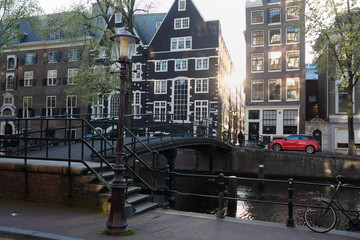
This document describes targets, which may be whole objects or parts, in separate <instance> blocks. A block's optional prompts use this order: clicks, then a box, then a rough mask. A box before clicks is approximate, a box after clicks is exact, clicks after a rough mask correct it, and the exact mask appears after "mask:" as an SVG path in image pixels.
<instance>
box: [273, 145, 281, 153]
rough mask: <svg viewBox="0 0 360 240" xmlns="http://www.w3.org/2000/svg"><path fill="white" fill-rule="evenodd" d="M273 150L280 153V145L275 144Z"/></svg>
mask: <svg viewBox="0 0 360 240" xmlns="http://www.w3.org/2000/svg"><path fill="white" fill-rule="evenodd" d="M273 149H274V151H277V152H278V151H280V150H281V146H280V144H275V145H274V146H273Z"/></svg>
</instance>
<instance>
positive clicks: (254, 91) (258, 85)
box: [251, 80, 264, 102]
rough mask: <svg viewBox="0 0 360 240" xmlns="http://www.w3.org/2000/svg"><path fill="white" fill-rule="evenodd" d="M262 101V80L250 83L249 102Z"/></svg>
mask: <svg viewBox="0 0 360 240" xmlns="http://www.w3.org/2000/svg"><path fill="white" fill-rule="evenodd" d="M263 100H264V80H252V81H251V101H252V102H260V101H263Z"/></svg>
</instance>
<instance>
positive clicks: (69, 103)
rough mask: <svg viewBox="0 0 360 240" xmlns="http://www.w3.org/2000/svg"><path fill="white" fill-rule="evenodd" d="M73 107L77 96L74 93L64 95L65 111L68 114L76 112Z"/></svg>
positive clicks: (75, 105) (75, 104)
mask: <svg viewBox="0 0 360 240" xmlns="http://www.w3.org/2000/svg"><path fill="white" fill-rule="evenodd" d="M75 108H77V96H76V95H68V96H66V113H67V114H68V115H70V116H72V115H74V114H76V112H75Z"/></svg>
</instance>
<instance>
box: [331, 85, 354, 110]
mask: <svg viewBox="0 0 360 240" xmlns="http://www.w3.org/2000/svg"><path fill="white" fill-rule="evenodd" d="M348 88H349V87H348V86H347V83H345V82H343V81H339V80H338V81H336V82H335V91H336V94H335V101H336V105H335V111H336V113H346V112H347V109H348V104H349V100H348V91H349V89H348ZM354 105H355V104H354Z"/></svg>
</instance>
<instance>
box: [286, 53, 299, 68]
mask: <svg viewBox="0 0 360 240" xmlns="http://www.w3.org/2000/svg"><path fill="white" fill-rule="evenodd" d="M299 61H300V51H299V50H295V51H288V52H286V70H299V69H300V66H299Z"/></svg>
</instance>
